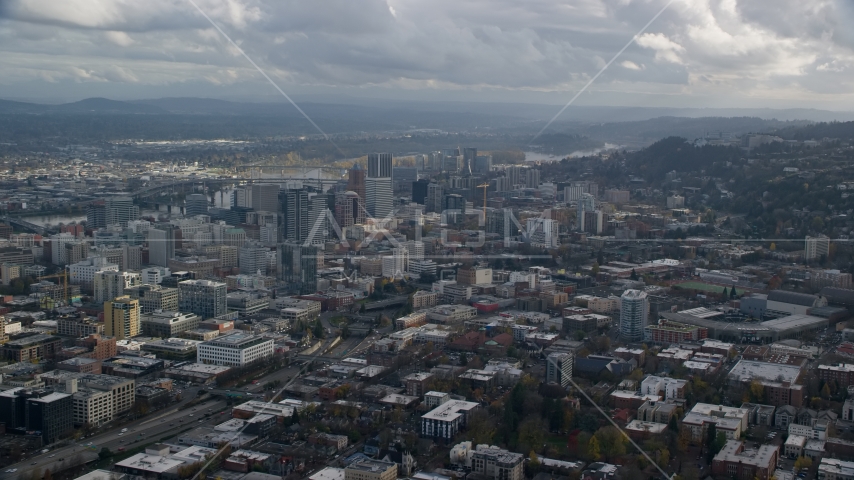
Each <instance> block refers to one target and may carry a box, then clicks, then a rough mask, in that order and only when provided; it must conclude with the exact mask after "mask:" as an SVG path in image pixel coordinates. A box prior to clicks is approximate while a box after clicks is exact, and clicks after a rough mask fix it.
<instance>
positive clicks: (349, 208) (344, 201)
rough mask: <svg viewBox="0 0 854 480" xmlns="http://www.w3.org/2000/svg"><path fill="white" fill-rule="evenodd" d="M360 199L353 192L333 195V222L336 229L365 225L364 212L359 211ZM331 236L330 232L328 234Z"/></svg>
mask: <svg viewBox="0 0 854 480" xmlns="http://www.w3.org/2000/svg"><path fill="white" fill-rule="evenodd" d="M361 204H362V199H360V198H359V195H358V194H356V192H353V191H347V192H338V193H336V194H335V221H336V222H337V223H338V227H340V228H342V229H343V228H347V227H352V226H353V225H356V224H363V223H365V212H364V210H361ZM330 234H331V232H330Z"/></svg>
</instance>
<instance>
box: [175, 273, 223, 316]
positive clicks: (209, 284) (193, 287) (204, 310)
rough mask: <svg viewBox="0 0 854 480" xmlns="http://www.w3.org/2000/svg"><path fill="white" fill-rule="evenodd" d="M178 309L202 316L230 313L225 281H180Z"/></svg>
mask: <svg viewBox="0 0 854 480" xmlns="http://www.w3.org/2000/svg"><path fill="white" fill-rule="evenodd" d="M178 290H179V301H178V310H179V311H181V312H191V313H195V314H196V315H199V316H200V317H202V318H214V317H218V316H220V315H225V314H226V313H228V309H227V304H226V291H227V287H226V284H225V283H222V282H214V281H211V280H184V281H183V282H179V283H178Z"/></svg>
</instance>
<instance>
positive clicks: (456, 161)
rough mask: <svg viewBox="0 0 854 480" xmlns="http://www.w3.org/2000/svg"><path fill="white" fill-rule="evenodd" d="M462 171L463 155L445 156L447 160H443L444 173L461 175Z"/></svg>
mask: <svg viewBox="0 0 854 480" xmlns="http://www.w3.org/2000/svg"><path fill="white" fill-rule="evenodd" d="M462 169H463V156H462V155H445V158H444V159H443V160H442V171H444V172H449V173H460V172H461V171H462Z"/></svg>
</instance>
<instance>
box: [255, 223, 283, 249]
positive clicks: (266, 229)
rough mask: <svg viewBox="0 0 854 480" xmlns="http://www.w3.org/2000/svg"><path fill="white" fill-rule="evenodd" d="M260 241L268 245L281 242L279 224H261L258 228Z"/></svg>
mask: <svg viewBox="0 0 854 480" xmlns="http://www.w3.org/2000/svg"><path fill="white" fill-rule="evenodd" d="M258 241H259V242H261V244H262V245H266V246H268V247H272V246H275V245H276V244H277V243H279V226H278V225H276V224H268V225H261V228H259V229H258Z"/></svg>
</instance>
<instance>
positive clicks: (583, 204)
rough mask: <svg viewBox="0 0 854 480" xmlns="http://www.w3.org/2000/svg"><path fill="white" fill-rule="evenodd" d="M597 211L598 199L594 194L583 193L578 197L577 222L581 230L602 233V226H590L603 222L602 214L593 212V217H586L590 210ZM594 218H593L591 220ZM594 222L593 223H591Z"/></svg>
mask: <svg viewBox="0 0 854 480" xmlns="http://www.w3.org/2000/svg"><path fill="white" fill-rule="evenodd" d="M595 211H596V199H595V198H594V197H593V195H591V194H589V193H582V194H581V198H579V199H578V214H577V215H576V223H577V225H578V231H579V232H590V233H600V232H601V227H600V228H590V227H591V225H597V226H598V224H599V223H601V218H602V214H601V212H599V214H593V216H592V217H587V218H585V217H586V214H587V213H588V212H590V213H591V214H592V212H595ZM591 218H593V220H591ZM591 222H592V223H591Z"/></svg>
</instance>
